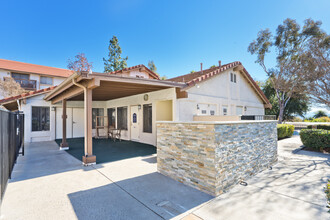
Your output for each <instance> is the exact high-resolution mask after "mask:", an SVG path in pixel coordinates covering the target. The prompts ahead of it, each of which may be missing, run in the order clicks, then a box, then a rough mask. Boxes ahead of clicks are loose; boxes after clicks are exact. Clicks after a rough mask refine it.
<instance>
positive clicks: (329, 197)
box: [325, 180, 330, 212]
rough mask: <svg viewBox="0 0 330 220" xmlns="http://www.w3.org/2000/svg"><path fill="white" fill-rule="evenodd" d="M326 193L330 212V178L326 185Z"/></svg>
mask: <svg viewBox="0 0 330 220" xmlns="http://www.w3.org/2000/svg"><path fill="white" fill-rule="evenodd" d="M325 194H326V196H327V200H328V205H327V207H328V208H329V211H328V212H330V180H328V183H327V185H326V187H325Z"/></svg>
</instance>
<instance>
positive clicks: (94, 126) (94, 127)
mask: <svg viewBox="0 0 330 220" xmlns="http://www.w3.org/2000/svg"><path fill="white" fill-rule="evenodd" d="M100 109H102V111H103V115H100V114H99V113H100V112H99V111H100ZM95 110H96V111H97V114H96V115H95V118H94V111H95ZM96 116H104V108H92V129H96ZM103 125H104V120H103ZM101 126H102V125H101Z"/></svg>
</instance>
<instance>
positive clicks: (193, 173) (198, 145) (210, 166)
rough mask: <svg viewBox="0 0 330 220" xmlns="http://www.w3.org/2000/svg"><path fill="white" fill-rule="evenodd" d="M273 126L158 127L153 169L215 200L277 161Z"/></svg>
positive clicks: (268, 123)
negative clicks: (209, 195)
mask: <svg viewBox="0 0 330 220" xmlns="http://www.w3.org/2000/svg"><path fill="white" fill-rule="evenodd" d="M276 125H277V122H276V121H255V122H242V123H230V122H228V123H226V124H224V123H203V122H200V123H196V122H194V123H180V122H178V123H175V122H168V123H167V122H161V123H158V124H157V168H158V171H159V172H160V173H162V174H164V175H166V176H169V177H171V178H173V179H175V180H178V181H180V182H182V183H184V184H187V185H189V186H192V187H194V188H197V189H199V190H201V191H204V192H206V193H209V194H211V195H214V196H218V195H220V194H222V193H224V192H226V191H227V190H229V189H230V188H231V187H233V186H234V185H235V184H237V183H239V182H240V181H241V180H247V179H248V178H249V177H251V176H253V175H255V174H257V173H259V172H261V171H263V170H265V169H267V168H268V167H269V166H271V165H272V164H274V163H275V162H276V161H277V129H276Z"/></svg>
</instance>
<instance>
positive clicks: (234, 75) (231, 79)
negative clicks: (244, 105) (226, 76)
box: [230, 73, 236, 83]
mask: <svg viewBox="0 0 330 220" xmlns="http://www.w3.org/2000/svg"><path fill="white" fill-rule="evenodd" d="M230 82H233V83H236V74H235V73H230Z"/></svg>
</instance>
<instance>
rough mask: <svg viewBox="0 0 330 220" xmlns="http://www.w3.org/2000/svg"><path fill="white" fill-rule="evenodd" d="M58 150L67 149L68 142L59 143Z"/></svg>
mask: <svg viewBox="0 0 330 220" xmlns="http://www.w3.org/2000/svg"><path fill="white" fill-rule="evenodd" d="M60 150H69V144H68V143H61V144H60Z"/></svg>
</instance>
